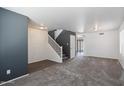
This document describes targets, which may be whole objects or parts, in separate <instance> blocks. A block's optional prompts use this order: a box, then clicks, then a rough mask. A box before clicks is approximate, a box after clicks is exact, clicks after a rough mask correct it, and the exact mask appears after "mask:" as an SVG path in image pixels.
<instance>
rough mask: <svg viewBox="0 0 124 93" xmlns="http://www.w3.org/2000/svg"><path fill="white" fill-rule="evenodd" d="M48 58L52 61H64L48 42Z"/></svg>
mask: <svg viewBox="0 0 124 93" xmlns="http://www.w3.org/2000/svg"><path fill="white" fill-rule="evenodd" d="M47 50H48V55H47V57H48V59H49V60H51V61H55V62H58V63H62V58H61V57H60V56H59V55H58V54H57V53H56V51H55V50H54V49H53V48H52V47H51V45H50V44H48V49H47Z"/></svg>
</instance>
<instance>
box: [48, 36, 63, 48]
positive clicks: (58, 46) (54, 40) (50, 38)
mask: <svg viewBox="0 0 124 93" xmlns="http://www.w3.org/2000/svg"><path fill="white" fill-rule="evenodd" d="M48 37H50V39H52V41H53V42H55V44H56V45H57V46H58V47H59V48H61V47H62V46H60V45H59V44H58V43H57V42H56V41H55V40H54V39H53V38H52V37H51V36H50V35H49V34H48Z"/></svg>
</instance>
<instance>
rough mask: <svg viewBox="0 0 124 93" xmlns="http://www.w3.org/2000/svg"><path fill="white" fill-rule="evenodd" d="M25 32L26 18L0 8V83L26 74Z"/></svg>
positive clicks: (26, 51) (26, 44) (26, 43)
mask: <svg viewBox="0 0 124 93" xmlns="http://www.w3.org/2000/svg"><path fill="white" fill-rule="evenodd" d="M27 32H28V18H27V17H26V16H23V15H20V14H17V13H15V12H12V11H9V10H6V9H3V8H0V81H7V80H10V79H13V78H16V77H19V76H22V75H25V74H27V65H28V49H27V48H28V42H27V41H28V39H27V38H28V35H27ZM7 70H11V73H10V74H8V75H7Z"/></svg>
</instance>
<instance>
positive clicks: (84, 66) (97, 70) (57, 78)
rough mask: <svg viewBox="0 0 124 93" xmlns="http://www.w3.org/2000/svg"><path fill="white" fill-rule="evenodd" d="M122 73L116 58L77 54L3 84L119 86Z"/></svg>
mask: <svg viewBox="0 0 124 93" xmlns="http://www.w3.org/2000/svg"><path fill="white" fill-rule="evenodd" d="M122 74H123V70H122V68H121V65H120V64H119V62H118V61H117V60H111V59H103V58H94V57H83V56H78V57H76V58H74V59H72V60H67V61H66V62H64V63H62V64H55V65H53V66H50V67H47V68H45V69H43V70H39V71H37V72H34V73H31V74H30V75H29V76H27V77H24V78H21V79H19V80H16V81H13V82H10V83H7V84H4V86H120V85H124V80H123V77H124V75H122ZM120 78H121V79H120Z"/></svg>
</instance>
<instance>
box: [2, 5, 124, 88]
mask: <svg viewBox="0 0 124 93" xmlns="http://www.w3.org/2000/svg"><path fill="white" fill-rule="evenodd" d="M123 69H124V8H123V7H0V85H1V86H123V85H124V70H123Z"/></svg>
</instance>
